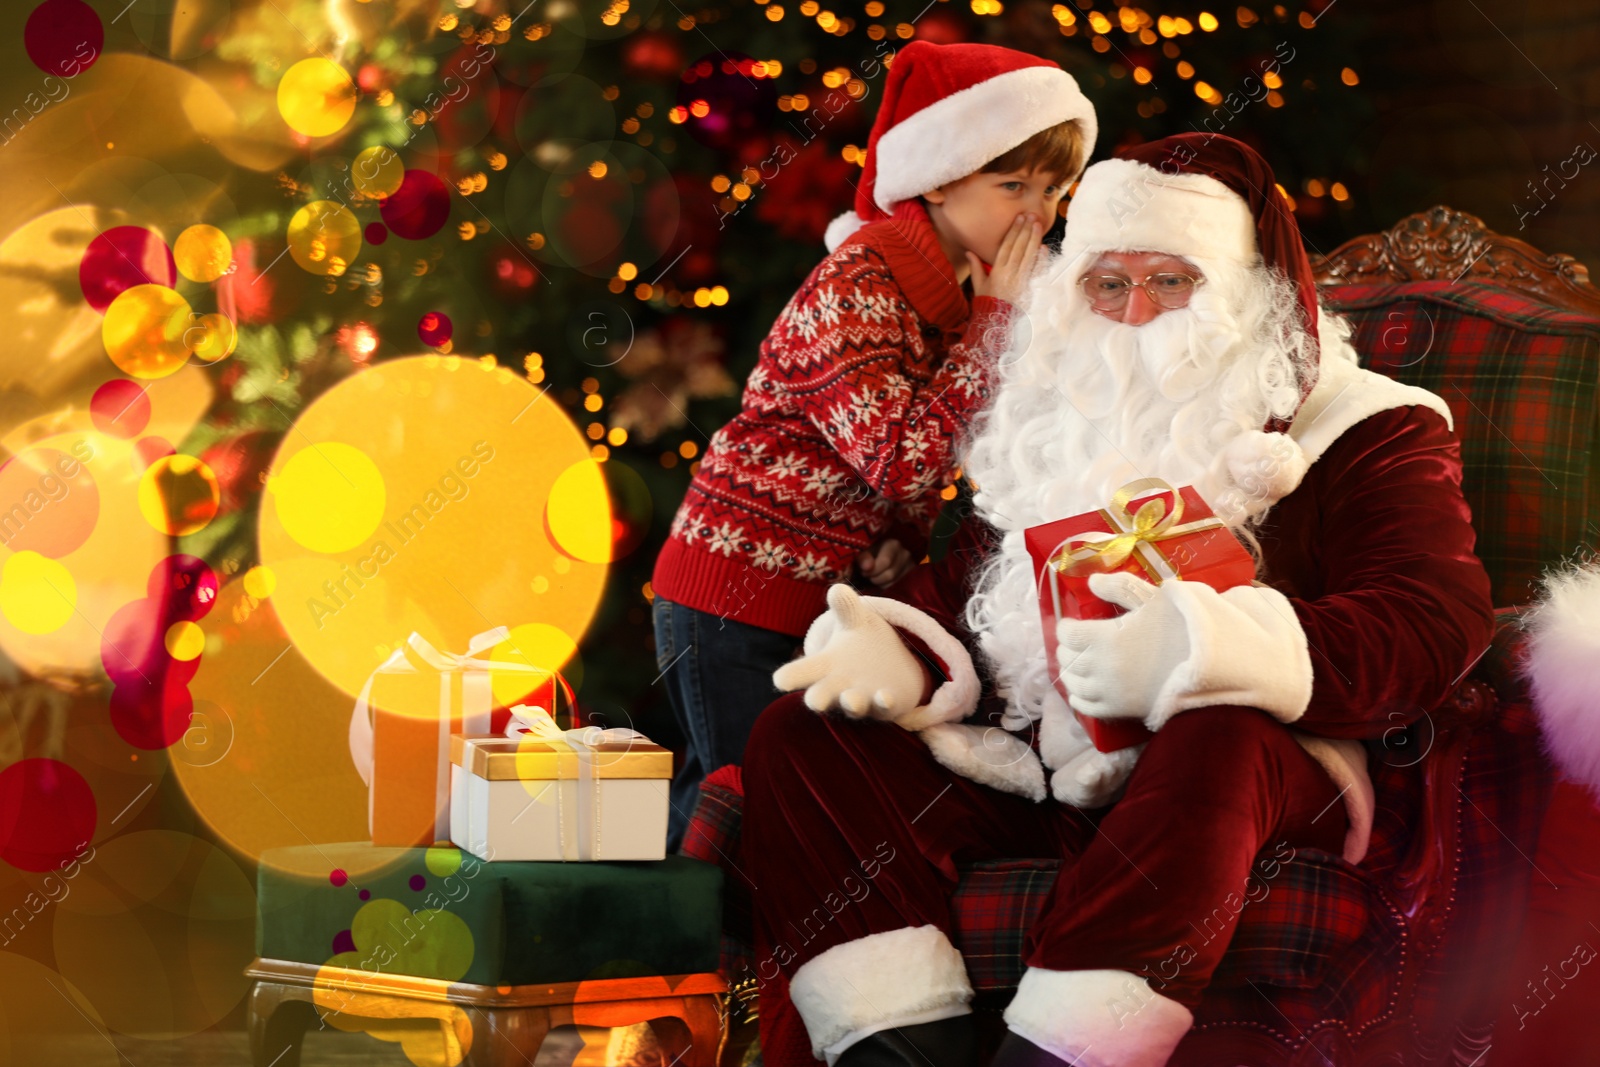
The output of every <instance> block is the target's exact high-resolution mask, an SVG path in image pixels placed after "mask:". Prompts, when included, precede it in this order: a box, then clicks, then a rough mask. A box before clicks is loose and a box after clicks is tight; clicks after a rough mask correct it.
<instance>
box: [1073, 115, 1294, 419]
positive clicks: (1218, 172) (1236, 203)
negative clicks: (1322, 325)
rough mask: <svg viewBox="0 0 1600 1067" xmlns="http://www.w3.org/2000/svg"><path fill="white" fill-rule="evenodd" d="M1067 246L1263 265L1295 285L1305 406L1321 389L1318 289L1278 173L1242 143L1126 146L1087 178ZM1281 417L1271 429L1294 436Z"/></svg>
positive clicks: (1193, 138) (1176, 141)
mask: <svg viewBox="0 0 1600 1067" xmlns="http://www.w3.org/2000/svg"><path fill="white" fill-rule="evenodd" d="M1062 246H1063V249H1064V250H1065V249H1068V248H1070V249H1071V250H1072V251H1074V252H1083V251H1090V252H1101V251H1111V250H1117V251H1125V252H1162V253H1165V254H1167V255H1174V256H1183V257H1185V258H1198V259H1208V258H1209V259H1227V260H1232V261H1233V262H1236V263H1238V264H1240V265H1242V266H1253V265H1255V264H1257V263H1265V264H1266V265H1267V266H1269V267H1272V268H1273V269H1274V270H1276V271H1278V272H1279V273H1281V274H1283V275H1284V276H1285V277H1286V278H1288V279H1289V281H1291V282H1293V283H1294V285H1295V287H1296V288H1297V289H1298V291H1299V295H1300V310H1301V318H1302V323H1303V325H1304V326H1305V328H1306V332H1307V334H1308V335H1309V336H1310V338H1311V341H1312V344H1311V345H1310V346H1309V347H1308V348H1307V349H1306V350H1305V356H1306V358H1304V359H1302V360H1299V361H1297V363H1296V366H1295V373H1296V376H1297V377H1298V380H1299V387H1300V400H1301V401H1302V402H1304V400H1305V398H1306V397H1307V396H1309V395H1310V394H1311V390H1312V387H1314V386H1315V385H1316V384H1317V369H1318V367H1317V352H1318V349H1317V345H1316V340H1317V326H1318V319H1317V284H1316V280H1315V278H1313V276H1312V273H1311V261H1310V259H1309V258H1308V257H1307V256H1306V249H1305V244H1304V242H1302V241H1301V239H1300V228H1299V226H1298V225H1297V224H1296V223H1295V220H1294V215H1293V214H1292V213H1290V211H1289V204H1288V201H1287V200H1286V199H1285V197H1284V195H1283V193H1282V192H1281V191H1280V190H1279V189H1278V184H1277V180H1276V179H1275V178H1274V177H1273V175H1272V168H1271V167H1270V166H1268V164H1267V161H1266V160H1265V159H1262V158H1261V155H1260V153H1258V152H1256V150H1255V149H1253V148H1251V147H1250V146H1249V145H1247V144H1245V143H1244V142H1242V141H1236V140H1234V139H1233V138H1232V137H1223V136H1221V135H1219V134H1203V133H1180V134H1176V135H1174V136H1172V137H1163V138H1161V139H1160V140H1158V141H1149V142H1147V143H1145V144H1141V145H1135V146H1133V147H1131V148H1124V149H1121V150H1119V151H1118V152H1117V156H1116V158H1115V159H1108V160H1105V161H1104V162H1101V163H1096V164H1095V165H1094V166H1092V167H1090V168H1089V169H1088V170H1087V171H1085V172H1084V175H1083V180H1082V181H1081V182H1079V183H1078V188H1077V190H1076V191H1075V192H1074V193H1073V196H1072V204H1071V207H1070V209H1069V210H1068V212H1067V231H1066V235H1065V237H1064V238H1063V241H1062ZM1287 427H1288V420H1282V419H1274V420H1272V422H1271V423H1269V424H1268V426H1267V427H1266V429H1267V430H1268V431H1282V430H1284V429H1287Z"/></svg>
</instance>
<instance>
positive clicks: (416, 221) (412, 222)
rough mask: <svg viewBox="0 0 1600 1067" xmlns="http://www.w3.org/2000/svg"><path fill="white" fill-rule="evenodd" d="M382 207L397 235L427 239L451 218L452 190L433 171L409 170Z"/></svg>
mask: <svg viewBox="0 0 1600 1067" xmlns="http://www.w3.org/2000/svg"><path fill="white" fill-rule="evenodd" d="M378 210H379V213H380V214H382V216H383V221H384V222H385V223H386V224H387V225H388V227H389V229H391V230H393V231H394V232H395V234H396V236H399V237H404V238H406V239H407V240H411V241H422V240H426V239H427V238H429V237H432V236H433V235H434V234H436V233H438V232H439V231H440V230H441V229H443V228H444V224H445V222H446V221H447V220H448V219H449V218H450V189H449V187H448V186H446V185H445V183H444V182H443V181H442V180H441V179H440V178H439V176H438V175H437V174H434V173H433V172H431V171H426V170H409V169H408V170H407V171H406V172H405V177H404V179H403V180H402V181H401V182H400V188H398V189H396V190H395V191H394V193H393V194H392V195H390V196H389V197H387V198H386V199H385V200H384V201H383V204H382V206H381V207H380V208H379V209H378Z"/></svg>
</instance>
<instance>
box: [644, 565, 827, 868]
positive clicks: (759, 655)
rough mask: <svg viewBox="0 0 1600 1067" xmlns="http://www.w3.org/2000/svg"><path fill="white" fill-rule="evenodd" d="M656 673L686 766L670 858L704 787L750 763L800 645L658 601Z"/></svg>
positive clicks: (676, 785)
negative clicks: (753, 744)
mask: <svg viewBox="0 0 1600 1067" xmlns="http://www.w3.org/2000/svg"><path fill="white" fill-rule="evenodd" d="M651 611H652V616H653V618H652V621H653V622H654V624H655V631H656V669H657V670H659V671H661V672H662V675H661V684H663V685H665V686H666V687H667V696H668V699H669V700H670V701H671V702H672V713H673V715H674V716H675V717H676V718H677V720H678V726H679V728H680V729H681V730H682V731H683V736H684V743H685V751H684V759H683V765H682V767H681V768H680V769H679V771H678V773H677V774H676V775H675V776H674V777H673V779H672V788H671V791H670V793H669V796H670V798H671V801H672V807H671V814H670V815H669V816H668V820H667V851H668V852H669V853H670V852H676V851H677V850H678V846H679V845H681V844H682V843H683V835H684V831H685V830H686V829H687V828H688V826H689V817H690V816H691V815H693V814H694V806H695V804H696V802H698V801H699V799H700V782H701V780H702V779H703V778H705V776H706V775H708V774H710V773H711V772H712V771H714V770H716V769H717V768H718V767H721V766H724V765H725V764H729V763H739V762H741V761H742V760H743V759H744V745H745V741H747V740H748V739H749V737H750V728H751V727H752V726H754V725H755V721H756V717H757V716H758V715H760V714H761V712H762V711H763V710H764V709H765V708H766V706H767V705H768V704H770V703H772V702H773V701H774V700H776V699H777V698H778V696H779V695H780V694H779V692H778V689H777V687H776V686H774V685H773V684H772V672H773V671H775V670H777V669H778V668H779V667H781V666H783V665H784V664H785V663H787V662H789V660H790V659H791V658H792V657H793V656H794V653H795V651H796V650H797V649H798V648H799V647H800V642H801V639H800V638H798V637H791V636H790V635H788V634H781V633H778V632H777V631H776V630H766V629H763V628H761V627H759V626H751V625H749V624H747V623H742V622H735V621H733V620H732V619H724V618H721V617H720V616H717V615H711V614H709V613H707V612H704V611H696V610H695V609H694V608H687V607H684V606H683V605H682V604H674V603H673V602H672V601H670V600H666V599H663V598H662V597H659V596H658V597H656V599H655V604H654V605H653V606H652V609H651Z"/></svg>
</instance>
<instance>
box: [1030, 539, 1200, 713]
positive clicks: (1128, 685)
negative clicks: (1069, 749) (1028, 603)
mask: <svg viewBox="0 0 1600 1067" xmlns="http://www.w3.org/2000/svg"><path fill="white" fill-rule="evenodd" d="M1166 589H1167V586H1165V585H1152V584H1150V583H1149V582H1147V581H1145V580H1144V579H1142V578H1140V577H1138V576H1136V575H1133V574H1128V573H1126V572H1121V571H1119V572H1117V573H1114V574H1094V575H1090V577H1089V592H1091V593H1093V594H1094V595H1095V596H1097V597H1099V598H1100V599H1101V600H1104V601H1106V602H1108V603H1111V604H1115V605H1117V606H1118V607H1122V608H1127V609H1129V610H1128V611H1127V613H1126V614H1123V615H1119V616H1117V617H1116V618H1114V619H1062V620H1060V621H1059V622H1058V623H1057V624H1056V640H1057V641H1058V642H1059V647H1058V648H1057V649H1056V662H1058V663H1059V664H1061V682H1062V684H1063V685H1065V686H1066V688H1067V694H1068V700H1067V703H1068V704H1070V705H1071V706H1072V708H1073V710H1074V711H1078V712H1081V713H1082V714H1084V715H1089V716H1093V717H1094V718H1097V719H1143V718H1145V717H1146V716H1147V715H1149V714H1150V712H1151V710H1152V709H1153V708H1154V707H1155V705H1156V700H1157V697H1158V696H1159V695H1160V694H1161V690H1162V688H1163V686H1165V685H1166V683H1167V679H1168V676H1169V675H1170V674H1171V673H1172V671H1173V670H1174V669H1175V668H1176V667H1178V666H1179V665H1180V664H1182V663H1183V662H1184V660H1185V659H1187V658H1188V655H1189V636H1188V630H1187V626H1186V623H1185V620H1184V617H1183V614H1182V613H1181V612H1179V611H1178V609H1177V607H1176V606H1175V605H1174V604H1173V602H1172V597H1171V596H1170V595H1169V594H1168V593H1167V592H1166Z"/></svg>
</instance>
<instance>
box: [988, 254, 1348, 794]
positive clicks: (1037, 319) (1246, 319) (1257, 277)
mask: <svg viewBox="0 0 1600 1067" xmlns="http://www.w3.org/2000/svg"><path fill="white" fill-rule="evenodd" d="M1196 266H1197V267H1200V269H1201V270H1202V271H1203V273H1204V274H1205V277H1206V278H1207V283H1206V284H1205V285H1203V286H1202V287H1201V288H1200V289H1198V290H1197V291H1196V292H1195V295H1194V297H1193V298H1192V299H1191V301H1190V303H1189V305H1188V306H1187V307H1185V308H1181V309H1177V310H1173V311H1167V312H1164V313H1163V314H1161V315H1158V316H1157V317H1156V318H1155V319H1153V320H1151V321H1150V322H1148V323H1146V324H1145V325H1143V326H1127V325H1124V324H1122V323H1118V322H1113V321H1111V320H1109V319H1107V318H1105V317H1104V316H1101V315H1098V314H1095V313H1094V312H1093V311H1092V310H1091V309H1090V308H1089V307H1088V305H1087V302H1086V301H1085V300H1084V299H1083V297H1082V295H1081V293H1079V292H1078V291H1077V290H1076V288H1075V287H1069V286H1067V285H1065V284H1064V283H1062V282H1061V281H1059V280H1058V281H1056V282H1054V283H1053V284H1049V285H1041V284H1039V283H1036V286H1035V289H1034V291H1033V293H1032V304H1031V307H1030V309H1029V315H1028V318H1027V320H1026V324H1025V325H1024V326H1023V327H1022V328H1021V329H1019V330H1018V331H1017V340H1016V343H1015V345H1014V348H1013V351H1012V352H1010V353H1008V355H1007V356H1006V357H1005V358H1004V359H1003V360H1002V362H1001V370H1000V381H999V388H998V390H997V393H996V396H995V399H994V401H993V402H992V403H991V405H990V406H989V408H988V409H987V410H986V411H985V412H984V413H983V415H982V416H981V417H980V418H979V420H978V423H977V426H976V428H975V432H974V436H973V437H972V439H971V441H970V443H969V445H968V448H967V454H966V458H965V462H964V464H963V467H964V469H965V471H966V473H967V475H968V476H969V477H970V478H971V479H972V481H973V483H974V485H975V486H976V490H977V491H976V495H975V497H974V501H973V503H974V505H975V508H976V510H977V512H978V514H979V515H980V516H981V517H982V518H983V519H985V520H986V521H988V522H989V523H990V524H991V525H993V526H994V527H995V528H996V530H998V531H999V533H1000V534H1001V539H1000V543H999V545H998V546H997V549H996V551H995V552H994V553H993V554H992V555H991V556H990V558H989V560H988V561H987V562H986V564H985V566H984V568H983V569H982V571H981V572H980V574H979V579H978V585H977V588H976V590H975V592H974V595H973V597H972V598H971V600H970V601H969V602H968V606H967V619H968V624H969V625H970V626H971V628H972V630H973V632H974V633H975V634H976V635H977V637H978V641H979V646H980V649H981V651H982V653H983V655H984V658H985V659H986V660H987V661H988V664H989V667H990V670H991V672H992V673H993V675H994V679H995V682H996V683H997V685H998V686H999V687H1000V689H1001V690H1002V692H1004V693H1005V694H1006V696H1007V698H1008V699H1007V705H1008V707H1007V715H1006V722H1005V725H1007V726H1008V727H1009V728H1012V729H1017V728H1020V727H1022V726H1023V725H1025V724H1026V722H1027V721H1029V720H1033V719H1038V718H1039V716H1040V714H1041V711H1042V710H1043V708H1044V707H1045V706H1046V705H1047V704H1049V705H1052V706H1055V705H1059V706H1060V707H1061V708H1064V707H1065V702H1064V701H1062V700H1061V698H1060V697H1059V695H1058V694H1057V693H1056V691H1055V689H1054V687H1053V686H1052V684H1051V680H1050V677H1049V670H1048V667H1047V665H1046V658H1045V648H1044V634H1043V628H1042V626H1041V623H1040V618H1039V601H1038V593H1037V590H1036V587H1035V584H1034V577H1033V563H1032V561H1031V559H1030V558H1029V556H1028V553H1027V550H1026V548H1025V547H1024V543H1023V531H1024V530H1025V529H1027V528H1028V527H1030V526H1036V525H1038V524H1040V523H1044V522H1052V521H1055V520H1057V519H1063V518H1066V517H1068V516H1071V515H1077V514H1080V513H1083V512H1086V511H1092V510H1094V509H1096V508H1101V507H1105V506H1106V505H1107V503H1108V502H1109V501H1110V499H1111V495H1112V493H1114V492H1115V491H1116V490H1117V489H1119V488H1120V487H1121V486H1123V485H1125V484H1127V483H1128V482H1130V481H1132V480H1134V479H1136V478H1147V477H1152V476H1155V477H1160V478H1164V479H1165V480H1166V481H1167V482H1169V483H1171V484H1172V485H1174V486H1182V485H1193V486H1194V487H1195V488H1196V490H1197V491H1198V492H1199V494H1200V495H1201V497H1202V498H1203V499H1205V500H1206V501H1207V503H1208V504H1210V505H1211V506H1212V508H1213V509H1214V510H1215V511H1216V513H1217V515H1218V516H1219V517H1220V518H1222V520H1223V521H1224V522H1226V523H1227V524H1228V525H1229V526H1230V527H1232V528H1234V529H1235V530H1236V531H1238V532H1240V533H1241V535H1242V536H1243V537H1244V538H1245V540H1246V541H1247V543H1251V544H1253V543H1254V538H1253V536H1251V535H1250V533H1249V527H1250V525H1251V524H1252V523H1253V522H1255V521H1258V520H1259V519H1260V518H1261V516H1262V515H1263V514H1264V513H1265V511H1266V510H1267V509H1268V508H1270V506H1271V503H1272V501H1271V500H1264V499H1262V498H1261V496H1260V495H1259V494H1257V493H1251V492H1247V491H1243V490H1242V489H1241V487H1240V486H1238V485H1237V484H1235V481H1234V477H1233V475H1232V474H1231V473H1230V470H1229V464H1228V462H1227V461H1226V460H1227V454H1226V453H1225V449H1226V447H1227V445H1228V444H1229V442H1231V441H1234V440H1235V439H1236V438H1238V437H1239V436H1240V435H1241V434H1246V433H1251V432H1256V431H1259V430H1260V429H1261V428H1262V426H1263V425H1264V424H1265V423H1266V422H1267V420H1268V418H1269V417H1270V416H1272V415H1280V416H1288V415H1291V414H1292V413H1293V411H1294V409H1295V406H1296V404H1297V401H1298V398H1299V394H1298V387H1297V381H1296V378H1295V373H1294V364H1293V362H1292V359H1291V355H1290V353H1289V351H1288V350H1287V347H1286V346H1285V344H1284V340H1283V339H1284V337H1285V336H1286V334H1285V330H1286V329H1288V316H1289V314H1290V313H1291V312H1292V310H1293V304H1292V300H1293V290H1292V288H1289V287H1288V286H1287V283H1285V282H1283V281H1282V280H1281V278H1279V277H1278V276H1275V275H1272V274H1270V273H1269V272H1267V271H1265V270H1264V269H1259V268H1258V269H1257V270H1254V271H1247V270H1243V269H1241V268H1237V267H1232V266H1231V265H1227V264H1208V263H1203V262H1199V263H1196ZM1286 301H1287V302H1286ZM1030 332H1031V336H1028V334H1029V333H1030ZM1289 336H1291V337H1292V336H1294V334H1293V333H1292V332H1291V333H1290V334H1289ZM1303 337H1304V335H1303V331H1301V333H1300V340H1301V342H1302V343H1303ZM1341 340H1342V338H1341ZM1018 349H1021V351H1018ZM1047 740H1048V739H1047ZM1046 756H1047V762H1052V761H1051V760H1050V759H1049V758H1048V757H1049V754H1048V753H1047V754H1046Z"/></svg>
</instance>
